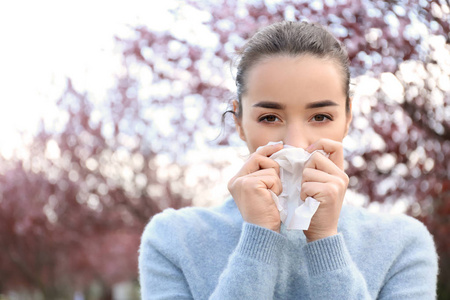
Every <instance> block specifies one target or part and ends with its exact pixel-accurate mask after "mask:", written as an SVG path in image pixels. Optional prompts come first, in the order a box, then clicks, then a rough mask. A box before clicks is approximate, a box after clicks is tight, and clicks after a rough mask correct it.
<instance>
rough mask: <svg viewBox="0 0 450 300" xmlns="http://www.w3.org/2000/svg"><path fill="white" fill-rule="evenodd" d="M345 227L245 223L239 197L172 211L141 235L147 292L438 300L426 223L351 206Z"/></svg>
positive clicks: (146, 295) (148, 295)
mask: <svg viewBox="0 0 450 300" xmlns="http://www.w3.org/2000/svg"><path fill="white" fill-rule="evenodd" d="M338 232H339V233H338V234H337V235H334V236H331V237H327V238H324V239H321V240H317V241H314V242H310V243H307V242H306V238H305V235H304V234H303V232H302V231H288V230H286V228H285V227H284V225H282V227H281V230H280V233H276V232H274V231H271V230H268V229H266V228H263V227H259V226H257V225H253V224H249V223H246V222H243V220H242V217H241V214H240V212H239V210H238V208H237V207H236V204H235V203H234V201H233V200H232V199H230V200H228V201H226V202H225V203H224V204H223V205H221V206H218V207H216V208H209V209H207V208H192V207H190V208H184V209H180V210H173V209H167V210H165V211H164V212H162V213H160V214H158V215H156V216H154V217H153V218H152V220H151V221H150V223H149V224H148V225H147V227H146V228H145V231H144V233H143V235H142V241H141V247H140V254H139V272H140V284H141V294H142V299H233V300H235V299H246V300H247V299H258V300H260V299H408V300H412V299H435V297H436V295H435V293H436V279H437V272H438V266H437V255H436V250H435V246H434V242H433V238H432V236H431V235H430V234H429V232H428V231H427V229H426V228H425V227H424V226H423V224H422V223H420V222H419V221H417V220H416V219H413V218H411V217H408V216H405V215H395V216H394V215H385V214H376V213H371V212H368V211H367V210H365V209H363V208H358V207H352V206H348V205H344V206H343V207H342V210H341V215H340V218H339V224H338Z"/></svg>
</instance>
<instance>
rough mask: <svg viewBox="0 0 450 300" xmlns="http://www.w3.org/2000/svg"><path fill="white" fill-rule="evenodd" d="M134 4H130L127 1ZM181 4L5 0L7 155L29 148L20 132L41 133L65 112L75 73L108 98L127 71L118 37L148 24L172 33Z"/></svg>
mask: <svg viewBox="0 0 450 300" xmlns="http://www.w3.org/2000/svg"><path fill="white" fill-rule="evenodd" d="M125 3H126V4H125ZM174 5H176V2H175V1H172V0H168V1H167V0H165V1H156V0H150V1H137V0H130V1H126V2H125V1H103V0H100V1H86V0H79V1H52V0H40V1H33V0H18V1H3V2H0V40H1V41H2V46H1V47H0V154H2V155H3V156H5V157H10V156H11V155H12V151H13V149H14V148H16V147H19V146H20V145H21V137H20V134H19V132H24V133H27V132H28V133H30V134H32V133H33V132H35V131H36V128H37V126H38V125H39V120H40V119H41V118H42V117H45V119H47V120H48V119H52V118H54V117H55V116H56V114H57V109H56V105H55V103H56V100H57V99H58V97H59V96H60V95H61V93H62V92H63V90H64V87H65V84H66V81H67V78H71V79H72V80H73V83H74V85H75V88H76V89H77V90H80V91H84V90H86V91H89V92H90V99H92V100H94V101H96V100H98V101H101V100H102V98H103V97H105V93H106V91H107V89H108V88H109V87H111V86H113V83H114V74H117V73H118V72H119V71H120V67H121V61H120V53H118V51H117V50H118V49H116V44H115V42H114V36H115V35H119V36H122V37H124V36H126V35H127V34H129V33H130V32H131V31H130V30H129V28H130V26H136V25H141V24H145V25H146V26H148V27H149V28H155V29H159V30H164V29H166V28H167V26H169V24H170V18H171V15H170V14H169V13H168V9H169V8H171V7H173V6H174Z"/></svg>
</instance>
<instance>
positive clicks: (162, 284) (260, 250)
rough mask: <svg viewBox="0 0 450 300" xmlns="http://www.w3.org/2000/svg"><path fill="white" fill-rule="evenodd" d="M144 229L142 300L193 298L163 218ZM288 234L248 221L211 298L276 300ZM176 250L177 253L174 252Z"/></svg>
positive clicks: (140, 265) (140, 255)
mask: <svg viewBox="0 0 450 300" xmlns="http://www.w3.org/2000/svg"><path fill="white" fill-rule="evenodd" d="M158 217H159V216H157V217H156V219H157V220H152V222H150V223H149V225H148V226H147V228H146V229H145V230H144V234H143V236H142V241H141V247H140V254H139V275H140V285H141V297H142V299H145V300H147V299H193V298H194V296H193V295H192V292H191V290H190V286H189V283H188V282H187V281H186V278H185V276H184V274H183V271H182V269H181V268H180V267H179V265H180V262H179V261H178V260H179V257H177V255H176V251H180V250H176V249H174V247H173V244H172V243H171V242H170V241H169V239H170V236H171V235H170V234H169V233H168V232H166V226H164V225H163V224H162V223H163V222H160V221H161V220H158ZM284 240H285V237H283V236H282V235H280V234H278V233H276V232H273V231H271V230H268V229H265V228H262V227H259V226H256V225H253V224H249V223H244V224H243V228H242V232H241V235H240V239H239V242H238V244H237V246H236V248H235V250H234V251H233V252H232V253H231V255H230V256H229V259H228V263H227V266H226V268H225V269H224V270H223V271H222V273H221V275H220V277H219V279H218V282H217V285H216V287H215V289H214V292H213V293H212V295H210V297H209V299H233V300H234V299H273V294H274V290H275V284H276V279H277V274H278V263H277V262H278V256H279V252H280V250H279V249H280V248H281V247H282V243H283V241H284ZM174 253H175V254H174Z"/></svg>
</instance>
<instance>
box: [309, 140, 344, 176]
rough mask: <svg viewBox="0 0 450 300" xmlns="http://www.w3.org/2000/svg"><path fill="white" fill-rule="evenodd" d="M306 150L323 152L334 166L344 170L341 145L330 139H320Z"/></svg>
mask: <svg viewBox="0 0 450 300" xmlns="http://www.w3.org/2000/svg"><path fill="white" fill-rule="evenodd" d="M306 150H307V151H308V152H313V151H316V150H323V151H324V152H325V153H328V154H329V159H330V160H331V161H332V162H333V163H334V164H335V165H336V166H338V167H339V168H340V169H341V170H344V148H343V147H342V143H340V142H337V141H333V140H330V139H320V140H318V141H316V142H315V143H313V144H312V145H310V146H309V147H308V148H307V149H306Z"/></svg>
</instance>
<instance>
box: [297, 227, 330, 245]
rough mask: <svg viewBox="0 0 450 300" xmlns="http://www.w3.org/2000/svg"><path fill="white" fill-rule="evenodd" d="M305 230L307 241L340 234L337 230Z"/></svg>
mask: <svg viewBox="0 0 450 300" xmlns="http://www.w3.org/2000/svg"><path fill="white" fill-rule="evenodd" d="M303 232H304V233H305V236H306V242H307V243H311V242H314V241H317V240H321V239H324V238H327V237H330V236H333V235H337V234H338V232H337V230H333V231H329V232H321V233H308V231H307V230H304V231H303Z"/></svg>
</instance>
